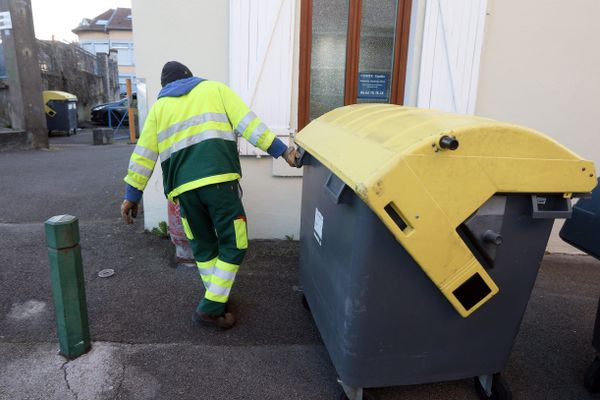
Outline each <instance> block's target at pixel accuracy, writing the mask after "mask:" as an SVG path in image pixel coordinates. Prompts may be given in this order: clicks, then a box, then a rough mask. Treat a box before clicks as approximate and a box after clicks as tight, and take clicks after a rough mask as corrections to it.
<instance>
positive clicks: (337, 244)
mask: <svg viewBox="0 0 600 400" xmlns="http://www.w3.org/2000/svg"><path fill="white" fill-rule="evenodd" d="M331 175H332V172H331V171H330V170H329V169H328V168H326V167H325V166H324V165H323V164H321V163H320V162H319V161H317V160H316V159H314V158H312V157H311V158H310V161H309V165H305V169H304V178H303V192H302V193H303V194H302V219H301V233H300V246H301V252H300V280H301V284H302V286H303V288H304V292H305V295H306V298H307V301H308V303H309V305H310V308H311V312H312V314H313V317H314V319H315V322H316V325H317V327H318V329H319V331H320V333H321V336H322V338H323V341H324V343H325V345H326V347H327V350H328V352H329V355H330V357H331V359H332V361H333V364H334V366H335V368H336V370H337V372H338V375H339V377H340V378H341V380H342V381H343V382H344V383H345V384H347V385H350V386H354V387H382V386H395V385H409V384H419V383H426V382H437V381H446V380H453V379H461V378H467V377H473V376H476V375H481V374H491V373H495V372H499V371H501V370H502V369H503V368H504V366H505V365H506V362H507V359H508V356H509V353H510V350H511V348H512V345H513V342H514V339H515V337H516V335H517V332H518V330H519V326H520V323H521V320H522V317H523V314H524V312H525V308H526V306H527V302H528V300H529V296H530V293H531V290H532V288H533V285H534V282H535V278H536V276H537V272H538V269H539V265H540V262H541V259H542V257H543V254H544V250H545V248H546V243H547V241H548V237H549V235H550V230H551V228H552V222H553V220H552V219H537V220H533V219H532V218H531V214H532V205H531V196H529V195H525V194H520V195H507V202H506V209H505V214H504V220H503V225H502V232H501V234H502V236H503V238H504V241H503V243H502V245H500V246H499V247H498V249H497V253H496V259H495V267H494V268H491V269H488V270H487V272H488V273H489V274H490V276H491V277H492V278H493V280H494V281H495V282H496V283H497V284H498V286H499V288H500V292H499V293H498V294H497V295H496V296H494V297H493V298H492V299H491V300H489V301H488V303H486V305H485V306H484V307H482V308H480V309H479V310H478V311H477V312H475V313H473V314H472V315H471V316H469V317H468V318H462V317H461V316H460V315H459V314H458V313H456V311H455V310H454V308H453V307H452V305H451V304H450V303H449V302H448V301H446V299H445V298H444V297H443V296H440V295H439V291H438V289H437V287H436V286H435V284H434V283H433V282H432V281H431V280H430V279H428V277H427V276H426V275H425V274H424V273H423V271H422V270H421V268H420V267H419V265H418V264H417V263H416V262H415V261H414V259H413V258H412V257H411V256H410V255H409V253H408V252H407V251H406V250H405V249H404V247H403V246H402V245H401V244H400V243H398V241H397V240H396V238H395V237H394V235H393V234H392V233H391V232H390V231H389V229H388V228H387V227H386V225H384V224H383V223H382V221H381V220H380V218H379V217H378V216H377V215H376V214H375V213H374V212H373V211H372V210H371V209H370V208H369V206H368V205H367V204H365V203H364V202H363V201H362V200H361V199H360V198H359V197H358V196H357V195H356V194H355V193H354V192H353V191H352V190H351V189H349V188H348V187H346V188H345V190H344V191H343V193H342V194H341V195H340V196H337V197H336V193H337V194H339V191H338V190H336V189H337V188H338V187H339V186H336V185H328V182H331V180H332V179H336V178H335V176H334V178H331V177H330V176H331ZM400 185H401V184H400ZM332 187H333V188H334V190H331V188H332ZM407 196H410V193H407ZM317 210H318V215H317ZM431 251H435V248H432V249H431Z"/></svg>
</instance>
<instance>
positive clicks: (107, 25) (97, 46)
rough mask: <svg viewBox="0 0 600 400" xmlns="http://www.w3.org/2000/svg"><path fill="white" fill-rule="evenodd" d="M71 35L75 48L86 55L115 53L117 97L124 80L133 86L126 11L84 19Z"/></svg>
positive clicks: (131, 54)
mask: <svg viewBox="0 0 600 400" xmlns="http://www.w3.org/2000/svg"><path fill="white" fill-rule="evenodd" d="M73 33H75V34H76V35H77V36H78V37H79V45H80V46H81V47H82V48H84V49H85V50H87V51H89V52H90V53H93V54H97V53H108V52H109V50H117V51H118V64H119V85H120V90H121V93H125V80H126V79H127V78H129V79H131V81H132V83H133V84H134V85H135V76H136V75H135V62H134V52H133V34H132V16H131V9H130V8H116V9H110V10H107V11H105V12H103V13H102V14H100V15H98V16H97V17H95V18H92V19H88V18H84V19H83V20H82V21H81V23H80V24H79V26H78V27H77V28H75V29H73ZM134 91H135V89H134Z"/></svg>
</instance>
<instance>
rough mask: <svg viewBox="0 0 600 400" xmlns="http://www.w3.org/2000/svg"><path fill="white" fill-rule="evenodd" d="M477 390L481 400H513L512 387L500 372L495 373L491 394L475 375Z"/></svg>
mask: <svg viewBox="0 0 600 400" xmlns="http://www.w3.org/2000/svg"><path fill="white" fill-rule="evenodd" d="M475 391H476V392H477V395H478V396H479V398H480V399H481V400H512V392H511V391H510V387H509V386H508V383H507V382H506V380H505V379H504V378H503V377H502V376H501V375H500V374H494V376H493V378H492V395H491V396H488V395H487V393H486V392H485V389H484V388H483V386H481V382H479V378H478V377H475Z"/></svg>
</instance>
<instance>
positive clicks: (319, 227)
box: [314, 208, 323, 246]
mask: <svg viewBox="0 0 600 400" xmlns="http://www.w3.org/2000/svg"><path fill="white" fill-rule="evenodd" d="M314 234H315V239H317V243H319V246H320V245H321V242H322V241H323V215H322V214H321V212H320V211H319V209H318V208H315V231H314Z"/></svg>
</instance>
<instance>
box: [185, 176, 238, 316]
mask: <svg viewBox="0 0 600 400" xmlns="http://www.w3.org/2000/svg"><path fill="white" fill-rule="evenodd" d="M240 193H241V191H240V187H239V184H238V181H231V182H224V183H217V184H213V185H207V186H203V187H200V188H198V189H194V190H190V191H188V192H184V193H182V194H180V195H179V196H178V198H177V200H178V201H179V205H180V208H181V222H182V224H183V228H184V230H185V234H186V236H187V238H188V240H189V241H190V244H191V247H192V251H193V253H194V258H195V260H196V265H197V266H198V271H199V272H200V277H201V278H202V282H203V283H204V287H205V289H206V291H205V293H204V298H203V299H202V300H201V301H200V304H199V305H198V308H197V310H198V311H200V312H203V313H206V314H209V315H222V314H223V313H224V312H225V308H226V304H227V301H228V300H229V293H230V291H231V288H232V286H233V282H234V280H235V276H236V274H237V272H238V270H239V268H240V264H241V263H242V260H243V259H244V255H245V254H246V249H247V248H248V234H247V229H246V213H245V212H244V206H243V205H242V200H241V195H240Z"/></svg>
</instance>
